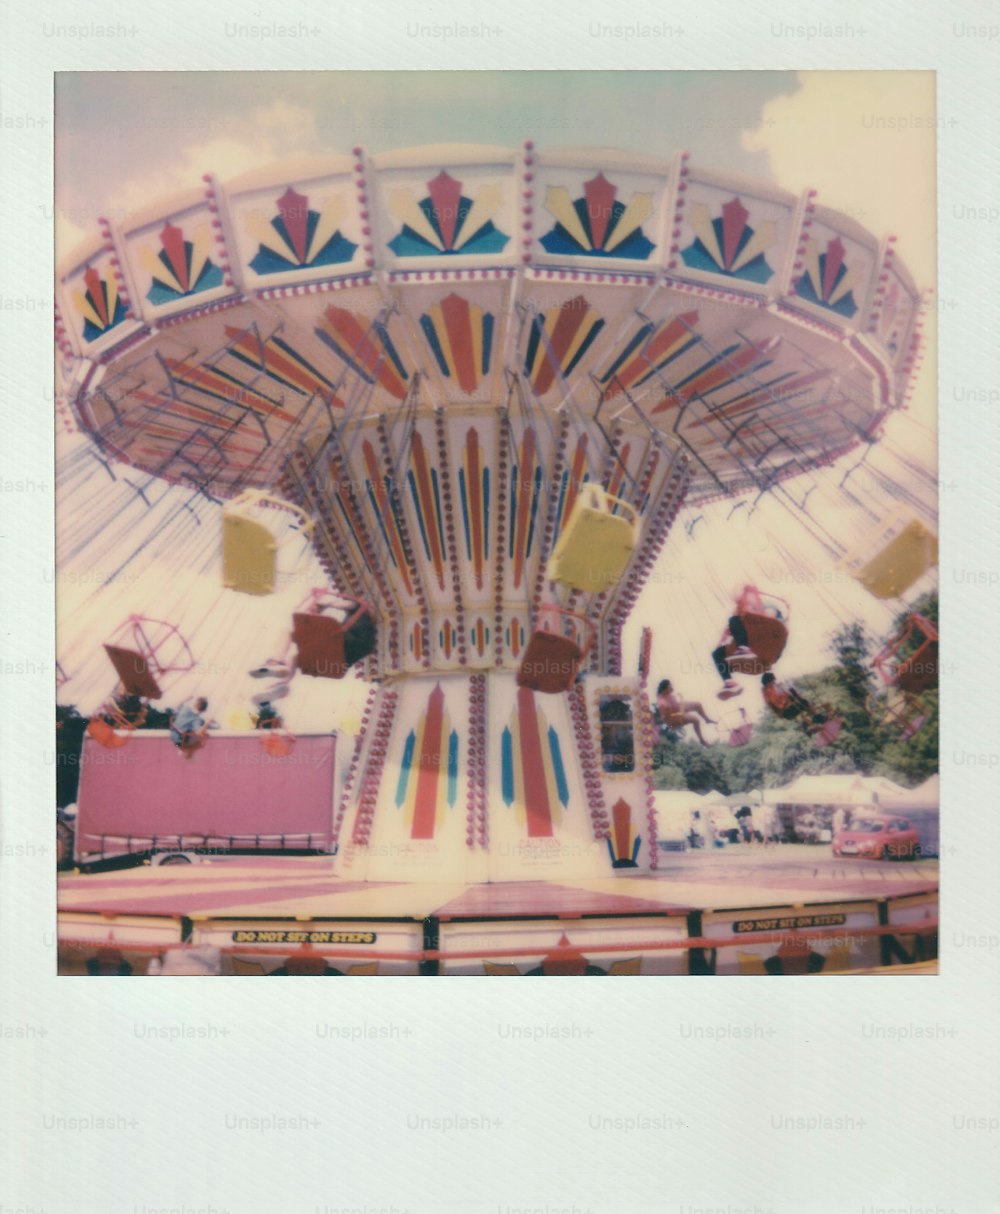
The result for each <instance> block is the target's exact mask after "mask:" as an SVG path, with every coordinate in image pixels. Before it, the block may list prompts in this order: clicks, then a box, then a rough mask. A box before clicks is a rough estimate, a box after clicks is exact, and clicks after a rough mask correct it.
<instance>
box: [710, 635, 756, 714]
mask: <svg viewBox="0 0 1000 1214" xmlns="http://www.w3.org/2000/svg"><path fill="white" fill-rule="evenodd" d="M752 656H753V650H752V649H751V648H750V645H749V642H748V639H747V630H746V628H745V626H744V624H743V620H742V619H741V618H740V617H739V616H738V615H731V616H730V617H729V628H728V629H727V631H726V632H724V633H723V634H722V637H721V639H720V640H719V644H718V647H717V648H716V649H713V650H712V662H713V664H714V665H715V669H716V670H717V671H718V672H719V677H720V678H721V679H722V690H721V691H720V692H719V693H718V694H719V699H720V700H729V699H732V697H733V696H739V695H742V694H743V688H742V687H741V686H740V685H739V683H737V682H736V680H735V679H734V678H733V672H732V669H731V668H730V666H729V661H728V659H729V658H737V657H738V658H743V657H752Z"/></svg>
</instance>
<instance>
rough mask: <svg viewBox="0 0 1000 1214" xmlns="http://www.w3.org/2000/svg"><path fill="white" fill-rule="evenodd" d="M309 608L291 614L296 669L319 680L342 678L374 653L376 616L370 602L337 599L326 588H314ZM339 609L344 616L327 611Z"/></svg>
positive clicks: (308, 601)
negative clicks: (339, 616) (323, 589)
mask: <svg viewBox="0 0 1000 1214" xmlns="http://www.w3.org/2000/svg"><path fill="white" fill-rule="evenodd" d="M303 606H308V610H301V609H300V610H299V611H297V612H295V614H294V615H293V616H292V640H293V641H294V642H295V645H296V647H297V649H298V655H297V657H296V660H295V664H296V666H297V668H298V669H299V670H300V671H301V672H302V673H303V674H308V675H312V677H313V678H317V679H342V678H343V677H344V675H345V674H347V672H348V670H349V669H350V668H351V667H352V666H353V665H354V664H355V663H356V662H360V661H362V660H363V659H364V658H366V657H368V656H369V655H370V654H372V653H374V652H375V617H374V613H373V611H372V609H371V607H370V606H369V605H368V604H367V603H362V602H358V601H356V600H353V599H348V600H343V601H340V602H338V600H336V599H335V598H333V597H332V596H331V595H330V594H328V593H327V592H326V591H316V590H314V591H312V592H311V594H310V597H309V598H308V599H307V600H306V604H303ZM333 609H337V610H340V611H341V612H343V613H344V618H343V619H337V617H336V616H333V615H328V614H326V612H328V611H330V610H333Z"/></svg>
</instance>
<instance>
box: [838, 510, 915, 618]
mask: <svg viewBox="0 0 1000 1214" xmlns="http://www.w3.org/2000/svg"><path fill="white" fill-rule="evenodd" d="M937 562H938V541H937V536H936V535H934V534H933V532H931V531H928V529H927V528H926V527H925V526H924V525H923V523H921V522H920V520H919V519H916V518H912V517H908V516H906V515H899V514H896V515H893V516H892V517H891V518H890V519H888V520H887V521H886V522H885V523H884V524H883V525H882V526H881V527H879V528H877V529H876V530H875V531H874V532H873V533H872V534H871V535H869V536H868V538H867V539H866V540H865V542H864V543H863V544H861V545H860V546H859V547H858V549H857V550H856V551H855V552H854V553H852V554H851V555H849V556H848V557H847V558H846V559H845V561H844V566H845V568H846V569H847V571H848V572H849V573H850V575H851V576H852V577H853V578H855V579H856V580H857V581H859V582H860V583H861V585H862V586H864V588H865V589H866V590H868V591H869V592H870V593H871V594H873V595H875V597H876V598H878V599H894V598H899V597H900V596H901V595H903V594H905V593H906V591H907V590H909V588H910V587H911V586H912V585H913V583H914V582H916V581H917V580H918V579H919V578H921V577H923V575H924V574H925V573H926V572H927V570H928V569H930V568H931V567H932V566H934V565H936V564H937Z"/></svg>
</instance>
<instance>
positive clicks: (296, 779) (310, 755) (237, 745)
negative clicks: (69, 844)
mask: <svg viewBox="0 0 1000 1214" xmlns="http://www.w3.org/2000/svg"><path fill="white" fill-rule="evenodd" d="M266 740H267V734H266V733H264V732H263V731H261V732H258V733H252V734H251V733H227V732H225V731H212V732H211V733H210V734H209V735H208V739H207V741H206V742H205V744H204V746H202V747H201V749H200V750H198V751H197V752H196V753H195V754H194V755H193V756H192V757H191V758H190V759H187V758H185V757H184V755H183V754H182V753H181V752H180V751H179V750H178V749H177V748H176V747H175V746H174V744H173V742H172V741H171V737H170V733H169V732H168V731H165V730H153V729H150V730H136V731H135V732H134V733H132V734H130V735H129V737H128V741H127V743H126V744H125V745H122V746H119V747H117V748H115V749H109V748H107V747H104V746H102V745H100V743H99V742H97V741H95V740H94V739H93V738H91V737H85V738H84V741H83V750H82V752H81V756H80V786H79V792H78V795H77V814H76V823H75V832H74V833H75V838H74V850H73V858H74V861H75V863H76V864H77V865H79V866H80V867H81V868H84V869H87V868H90V867H91V866H93V865H99V864H101V863H102V862H108V861H117V862H119V863H124V862H125V861H126V858H127V857H130V856H131V857H135V858H137V859H138V858H141V857H147V856H159V857H163V856H166V858H167V859H173V858H175V857H176V858H177V859H181V858H188V857H189V855H190V854H191V853H202V854H205V853H209V854H213V853H226V852H272V853H273V852H299V853H316V852H326V853H332V852H333V851H334V833H333V828H334V813H335V801H336V794H337V782H336V750H337V737H336V735H335V734H332V733H328V734H308V735H304V736H301V737H298V738H296V739H295V741H294V743H293V744H292V746H291V749H290V752H289V753H288V754H284V755H281V756H279V757H276V756H274V755H272V754H271V753H269V750H268V747H267V745H266Z"/></svg>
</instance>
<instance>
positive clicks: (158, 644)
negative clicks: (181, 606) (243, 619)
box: [104, 615, 194, 700]
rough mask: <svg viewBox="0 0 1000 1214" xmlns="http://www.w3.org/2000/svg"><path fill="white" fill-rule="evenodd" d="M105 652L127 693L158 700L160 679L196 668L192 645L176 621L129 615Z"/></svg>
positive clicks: (109, 641)
mask: <svg viewBox="0 0 1000 1214" xmlns="http://www.w3.org/2000/svg"><path fill="white" fill-rule="evenodd" d="M104 651H105V653H106V654H107V655H108V658H109V659H110V661H111V665H112V666H114V668H115V673H116V674H117V675H118V679H119V682H120V683H121V685H122V691H123V692H124V694H126V695H136V696H142V697H143V698H144V699H146V700H158V699H159V698H160V696H161V695H163V691H162V690H161V686H160V681H161V680H162V679H163V678H164V677H165V676H166V675H169V674H174V673H181V672H184V671H187V670H192V669H194V657H193V656H192V653H191V649H190V646H189V645H188V643H187V641H186V640H185V639H184V637H183V636H181V634H180V632H179V631H178V629H177V627H176V626H175V625H174V624H168V623H167V622H166V621H165V620H154V619H150V618H149V617H148V616H144V615H130V616H129V617H128V619H127V620H125V622H124V623H123V624H122V625H121V626H120V627H119V628H117V629H116V630H115V632H114V634H113V635H112V636H111V638H110V639H109V640H108V641H106V642H105V644H104Z"/></svg>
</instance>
